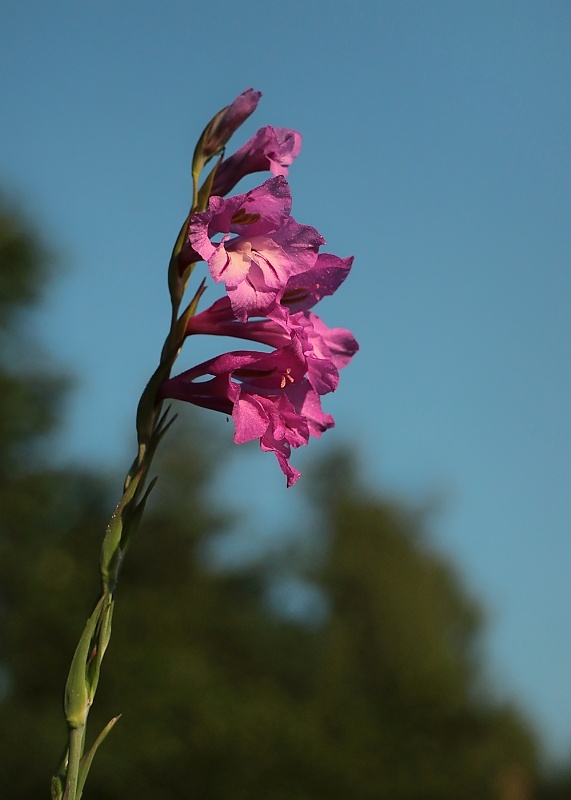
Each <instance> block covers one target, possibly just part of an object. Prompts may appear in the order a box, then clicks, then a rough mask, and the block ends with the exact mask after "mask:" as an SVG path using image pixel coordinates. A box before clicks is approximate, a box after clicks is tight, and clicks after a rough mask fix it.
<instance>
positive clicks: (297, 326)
mask: <svg viewBox="0 0 571 800" xmlns="http://www.w3.org/2000/svg"><path fill="white" fill-rule="evenodd" d="M269 316H270V317H271V318H270V319H261V320H249V321H248V322H239V321H238V320H237V319H236V318H235V317H234V314H233V312H232V307H231V305H230V301H229V300H228V298H227V297H222V298H221V299H220V300H217V301H216V302H215V303H214V304H213V305H212V306H211V307H210V308H207V309H206V310H205V311H202V312H201V313H200V314H197V315H196V316H194V317H191V318H190V320H189V321H188V325H187V329H186V333H187V335H192V334H196V333H206V334H210V335H214V336H233V337H236V338H240V339H248V340H250V341H255V342H259V343H260V344H266V345H268V346H270V347H275V348H280V347H285V346H287V345H288V344H290V343H291V342H292V341H294V340H296V341H298V342H299V343H300V346H301V349H302V352H303V356H304V358H305V361H306V368H307V379H308V380H309V383H310V384H311V386H312V387H313V389H314V390H315V391H316V392H317V393H318V394H320V395H322V394H327V393H328V392H333V391H335V389H336V388H337V385H338V383H339V369H341V367H344V366H346V365H347V364H348V363H349V361H350V360H351V358H352V357H353V355H354V354H355V353H356V352H357V350H358V349H359V345H358V344H357V342H356V340H355V337H354V336H353V334H352V333H351V331H348V330H345V329H344V328H329V327H328V326H327V325H326V324H325V323H324V322H323V321H322V320H321V319H320V318H319V317H318V316H317V314H313V313H312V312H311V311H299V312H297V313H295V314H289V313H288V312H287V311H286V309H285V308H283V307H282V306H277V307H275V308H274V309H273V310H272V311H270V312H269Z"/></svg>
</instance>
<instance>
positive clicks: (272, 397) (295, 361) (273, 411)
mask: <svg viewBox="0 0 571 800" xmlns="http://www.w3.org/2000/svg"><path fill="white" fill-rule="evenodd" d="M306 369H307V365H306V360H305V358H304V355H303V352H302V348H301V346H300V343H299V342H298V341H293V342H291V343H290V344H288V345H287V346H285V347H283V348H280V349H279V350H275V351H274V352H272V353H257V352H252V351H247V350H239V351H236V352H231V353H225V354H224V355H221V356H217V357H216V358H213V359H210V360H209V361H205V362H204V363H202V364H199V365H198V366H196V367H193V368H192V369H189V370H187V371H186V372H183V373H181V374H180V375H177V376H176V377H175V378H171V379H170V380H168V381H165V382H164V383H163V384H162V386H161V389H160V392H159V394H160V396H161V397H163V398H173V399H177V400H184V401H186V402H189V403H193V404H194V405H198V406H202V407H204V408H211V409H213V410H215V411H221V412H222V413H224V414H228V415H230V414H231V415H232V419H233V421H234V429H235V433H234V441H235V442H236V444H242V443H244V442H248V441H251V440H253V439H259V440H260V447H261V449H262V450H265V451H271V452H273V453H274V454H275V456H276V458H277V460H278V463H279V465H280V468H281V470H282V472H283V473H284V474H285V476H286V478H287V485H288V486H292V485H293V484H294V483H295V482H296V481H297V480H298V478H299V477H300V473H299V472H298V471H297V470H296V469H294V468H293V467H291V466H290V464H289V458H290V455H291V448H292V447H293V448H295V447H300V446H301V445H305V444H307V443H308V440H309V437H310V436H315V437H319V436H321V434H322V433H323V432H324V431H326V430H327V429H328V428H331V427H333V425H334V424H335V423H334V421H333V417H332V416H331V415H329V414H325V413H323V411H322V410H321V403H320V400H319V396H318V394H317V393H316V392H315V390H314V389H313V388H312V386H311V384H310V383H309V381H308V380H307V378H306V377H305V373H306ZM206 375H211V376H212V377H211V378H210V379H209V380H206V381H205V380H201V379H203V378H204V376H206Z"/></svg>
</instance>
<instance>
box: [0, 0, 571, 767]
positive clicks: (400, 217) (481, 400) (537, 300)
mask: <svg viewBox="0 0 571 800" xmlns="http://www.w3.org/2000/svg"><path fill="white" fill-rule="evenodd" d="M209 7H210V8H212V10H211V11H209V10H208V8H209ZM570 67H571V7H570V6H569V4H567V3H565V2H549V1H548V0H546V2H542V3H536V2H535V3H534V2H525V0H524V1H521V0H518V2H485V1H481V0H479V1H478V2H462V1H460V2H456V1H454V2H420V0H419V1H418V2H406V0H403V1H402V2H382V1H381V2H379V1H378V0H377V1H375V0H370V1H369V0H361V2H359V0H353V2H349V1H347V2H341V0H330V2H327V3H320V2H317V0H313V1H312V0H309V2H308V1H307V0H306V1H305V2H300V0H293V1H291V0H290V2H289V3H287V4H283V3H272V2H265V3H261V2H253V1H252V0H242V2H240V3H232V2H228V1H227V0H223V1H222V2H219V3H217V4H216V5H215V6H214V5H211V6H208V4H202V3H200V4H199V3H193V2H181V0H177V1H176V2H175V1H174V0H173V1H172V2H158V0H152V1H151V0H138V1H137V2H135V1H134V0H131V1H130V2H127V1H122V2H119V3H114V2H111V1H110V0H100V2H96V3H90V4H88V3H78V2H72V1H71V0H60V2H58V3H43V2H40V1H39V0H36V1H35V2H32V1H31V0H19V2H12V3H6V4H4V5H3V8H2V10H1V11H0V88H1V90H2V97H3V98H4V107H3V115H2V117H3V119H2V126H1V135H0V180H1V182H2V185H3V186H6V187H8V189H10V190H11V191H12V194H13V195H15V196H16V197H17V198H18V199H19V200H20V201H21V203H22V205H23V207H24V208H26V209H28V210H30V212H31V213H33V214H34V215H35V217H36V218H37V221H38V224H39V225H40V226H41V228H42V229H43V230H44V231H45V232H46V236H47V238H48V239H49V241H50V243H52V244H53V245H54V246H55V248H56V251H57V253H58V256H59V258H60V260H61V261H62V262H63V264H64V269H63V270H62V273H61V276H60V279H59V281H58V282H57V283H54V285H53V286H52V287H50V289H49V292H48V300H47V303H46V304H45V306H44V309H43V311H42V313H41V315H40V316H39V317H38V318H37V320H36V322H35V323H34V324H35V328H36V331H37V332H38V333H39V335H40V336H41V337H42V339H43V341H44V348H45V352H46V353H47V354H50V357H52V358H53V359H54V361H55V362H56V363H59V364H60V365H63V366H64V367H65V368H66V369H68V370H70V371H71V372H72V373H73V374H75V375H77V389H76V392H75V394H74V396H73V399H72V400H71V401H70V404H69V406H68V415H67V421H66V426H65V431H64V438H63V439H62V441H61V444H60V451H61V454H62V457H72V458H74V459H77V460H81V461H85V462H90V463H95V464H111V465H112V466H113V467H114V468H118V467H120V466H121V465H125V466H126V465H127V463H128V460H129V455H130V451H128V449H127V448H128V447H131V446H132V441H133V440H132V418H133V411H134V407H135V404H136V401H137V398H138V394H139V392H140V390H141V388H142V385H143V384H144V382H145V380H146V378H147V377H148V375H149V373H150V371H151V370H152V369H153V367H154V364H155V361H156V358H157V356H158V352H159V349H160V343H161V341H162V338H163V336H164V332H165V326H166V319H167V315H168V298H167V294H166V290H165V266H166V262H167V258H168V254H169V252H170V248H171V245H172V240H173V237H174V236H175V235H176V233H177V231H178V226H179V225H180V221H181V219H182V218H183V216H184V214H185V213H186V209H187V206H188V201H189V169H188V167H189V161H190V157H191V153H192V148H193V147H194V143H195V140H196V137H197V136H198V134H199V133H200V130H201V129H202V126H203V125H204V123H205V122H206V121H207V120H208V118H209V117H210V116H211V115H212V114H213V113H214V112H216V111H217V110H218V109H219V108H221V107H222V106H223V105H226V104H227V103H228V102H230V101H231V100H232V99H233V98H234V97H235V96H236V95H237V94H238V93H239V92H241V91H242V90H243V89H245V88H246V87H248V86H254V87H255V88H257V89H260V90H261V91H262V92H263V98H262V101H261V104H260V106H259V109H258V111H257V112H256V115H255V117H253V118H251V119H250V120H249V121H248V123H247V124H246V125H245V126H244V128H243V129H242V130H241V131H240V132H239V134H237V136H236V137H235V143H236V145H239V144H240V143H242V142H243V141H244V140H245V139H246V138H247V137H249V136H250V135H251V134H252V133H253V132H254V131H255V130H256V129H257V127H259V126H261V125H265V124H273V125H277V126H287V127H291V128H295V129H297V130H299V131H301V133H302V134H303V137H304V147H303V151H302V154H301V156H300V157H299V159H298V160H297V162H296V163H295V165H294V167H293V169H292V170H291V172H290V179H291V180H290V183H291V186H292V192H293V197H294V206H293V213H294V216H295V217H296V219H298V220H299V221H301V222H304V223H307V224H311V225H313V226H315V227H316V228H317V229H318V230H319V231H320V232H322V233H323V235H324V236H325V238H326V239H327V250H328V251H330V252H334V253H337V254H338V255H342V256H346V255H349V254H353V255H355V265H354V269H353V272H352V274H351V276H350V278H349V279H348V281H347V283H346V284H345V286H344V287H343V289H342V290H341V291H340V292H339V294H338V296H335V297H333V298H330V299H328V300H326V301H323V304H322V306H323V307H322V308H321V307H320V313H322V315H323V317H324V319H325V320H326V321H327V322H328V323H329V324H331V325H341V326H344V327H349V328H352V329H353V330H354V332H355V334H356V336H357V338H358V339H359V341H360V343H361V352H360V354H359V355H358V357H357V358H356V359H355V360H354V363H353V364H352V365H350V366H349V367H348V368H347V369H346V370H345V372H344V374H343V375H342V381H341V385H340V388H339V390H338V392H337V393H336V394H335V395H334V396H331V397H329V398H327V400H326V403H325V405H326V410H327V411H329V412H331V413H333V414H334V416H335V418H336V421H337V428H336V429H335V430H334V431H333V432H330V433H328V434H327V435H326V437H324V439H322V440H320V441H319V442H312V447H311V448H310V449H311V450H313V451H314V452H319V451H320V449H321V450H323V449H324V448H326V447H327V442H326V439H327V438H329V442H330V444H335V443H339V442H341V441H348V442H350V443H352V444H353V445H354V446H355V447H356V448H358V450H359V452H360V454H361V457H362V462H363V474H364V476H365V478H366V480H367V482H368V483H369V484H370V485H371V486H374V487H379V488H381V489H382V490H384V491H388V492H392V493H396V494H398V495H400V496H402V497H403V498H405V499H408V500H410V501H412V502H423V501H424V500H425V499H426V498H431V497H438V498H441V504H442V511H441V512H440V514H439V515H437V517H436V519H435V522H434V537H435V540H436V541H437V543H438V545H439V547H441V548H442V549H443V550H444V551H445V552H446V553H448V554H450V556H451V557H452V558H453V559H454V561H455V563H457V564H458V566H459V568H460V569H461V571H462V573H463V575H464V576H465V578H466V581H467V585H468V586H469V587H470V589H471V591H473V592H474V593H475V594H476V595H477V596H478V597H479V598H480V599H481V600H482V602H483V603H484V606H485V607H486V608H487V610H488V612H489V617H490V626H489V634H488V637H487V640H486V646H487V652H488V656H489V659H490V664H491V675H492V677H493V679H494V680H495V682H496V686H497V688H498V692H500V693H501V694H506V695H508V696H510V695H513V696H515V697H518V698H522V699H523V702H524V704H525V706H526V708H527V709H528V710H529V713H530V714H531V715H532V716H533V718H534V719H535V721H536V723H537V725H538V726H539V728H540V730H541V731H542V732H543V734H544V735H545V737H546V740H547V742H548V743H549V746H550V748H551V753H552V754H554V755H565V754H566V753H568V752H569V750H570V747H571V682H570V681H569V675H570V674H571V640H570V636H569V632H570V628H571V612H570V609H571V584H570V582H569V579H568V573H569V565H570V564H571V536H570V533H571V530H570V527H571V526H570V519H571V491H570V490H569V476H570V474H571V470H570V466H571V464H570V460H571V457H570V453H571V427H570V423H569V400H570V394H571V379H570V372H569V364H570V355H571V353H570V350H571V347H570V344H569V343H570V342H571V321H570V320H571V314H570V304H571V271H570V263H569V262H570V252H571V247H570V245H571V225H570V212H571V203H570V191H571V190H570V187H571V174H570V173H571V169H570V166H571V158H570V148H569V142H570V132H571V131H570V127H571V126H570V122H571V113H570V99H571V97H570V96H571V88H570V87H571V83H570V81H569V77H570V75H571V70H570ZM208 296H211V297H212V298H214V296H215V295H214V290H212V293H211V294H210V295H208ZM208 296H207V297H208ZM202 357H204V356H203V354H202V353H198V354H196V355H188V356H185V358H187V359H190V360H188V361H187V362H186V363H187V364H188V365H190V363H192V361H193V360H198V358H202ZM230 433H231V429H230V428H228V435H230ZM310 455H311V454H310ZM298 456H299V458H298ZM305 461H306V458H305V454H302V453H296V458H295V462H296V464H297V466H300V465H301V466H303V463H305ZM240 463H242V464H243V465H245V466H240ZM246 467H247V468H246ZM252 476H254V481H252ZM302 480H303V479H302ZM284 483H285V482H284V480H283V476H282V474H281V473H280V471H279V469H278V468H277V467H276V465H275V463H274V461H273V458H272V457H271V456H270V455H264V454H261V453H259V452H258V451H257V450H256V449H255V448H254V449H248V451H247V454H246V456H245V457H244V461H243V462H238V461H236V462H235V464H230V465H229V467H228V469H227V475H226V478H225V484H226V491H227V492H228V494H229V496H234V497H236V498H237V499H238V498H240V499H241V501H242V502H243V504H244V505H246V506H250V507H251V506H254V505H256V506H257V505H258V504H259V503H260V498H261V497H262V498H263V501H262V508H261V509H260V511H259V513H258V515H257V516H258V519H259V526H260V527H259V531H258V533H257V535H258V537H259V536H260V535H262V534H261V532H262V530H263V527H264V521H266V520H268V519H269V518H272V519H274V520H275V518H276V509H278V510H279V515H280V517H281V518H285V517H284V516H283V515H284V514H285V515H287V516H288V517H290V518H293V519H294V520H295V519H296V515H298V516H299V514H300V513H301V512H300V510H299V508H298V506H297V505H296V496H295V495H292V493H294V492H296V491H297V490H296V489H295V488H294V489H291V490H289V492H287V493H286V491H285V487H284ZM252 486H253V487H254V488H252ZM261 489H263V490H264V491H261ZM296 509H297V510H296Z"/></svg>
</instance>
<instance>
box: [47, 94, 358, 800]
mask: <svg viewBox="0 0 571 800" xmlns="http://www.w3.org/2000/svg"><path fill="white" fill-rule="evenodd" d="M260 96H261V95H260V93H259V92H256V91H254V90H253V89H247V90H246V91H245V92H243V93H242V94H241V95H239V96H238V97H237V98H236V100H234V102H233V103H231V104H230V105H229V106H227V107H225V108H223V109H222V110H221V111H220V112H218V114H216V115H215V116H214V118H213V119H212V120H211V121H210V123H209V124H208V125H207V126H206V128H205V129H204V131H203V133H202V136H201V137H200V139H199V141H198V144H197V146H196V148H195V151H194V156H193V161H192V170H191V171H192V181H193V187H192V194H193V200H192V205H191V209H190V211H189V213H188V215H187V217H186V218H185V220H184V222H183V224H182V226H181V229H180V232H179V234H178V236H177V238H176V240H175V244H174V247H173V250H172V254H171V258H170V261H169V265H168V271H167V278H168V289H169V294H170V299H171V319H170V326H169V330H168V333H167V335H166V337H165V341H164V344H163V347H162V350H161V356H160V359H159V364H158V366H157V368H156V370H155V372H154V373H153V374H152V376H151V378H150V379H149V381H148V383H147V385H146V387H145V389H144V390H143V393H142V395H141V398H140V400H139V404H138V407H137V413H136V432H137V452H136V455H135V458H134V459H133V463H132V465H131V468H130V469H129V471H128V473H127V475H126V477H125V481H124V484H123V494H122V496H121V498H120V500H119V502H118V503H117V506H116V508H115V511H114V512H113V515H112V517H111V519H110V521H109V524H108V526H107V530H106V532H105V535H104V537H103V542H102V546H101V555H100V563H99V571H100V580H101V594H100V597H99V599H98V601H97V603H96V604H95V606H94V609H93V611H92V613H91V615H90V617H89V618H88V620H87V623H86V625H85V628H84V630H83V633H82V635H81V637H80V640H79V643H78V645H77V647H76V650H75V653H74V656H73V659H72V663H71V667H70V671H69V675H68V678H67V682H66V686H65V692H64V715H65V719H66V723H67V727H68V742H67V746H66V750H65V754H64V756H63V758H62V760H61V763H60V765H59V767H58V769H57V771H56V774H55V775H54V777H53V778H52V785H51V797H52V800H80V798H81V797H82V794H83V790H84V786H85V782H86V779H87V776H88V773H89V770H90V768H91V765H92V762H93V759H94V756H95V753H96V752H97V750H98V748H99V746H100V745H101V743H102V742H103V741H104V739H105V738H106V737H107V735H108V734H109V733H110V731H111V730H112V728H113V727H114V726H115V724H116V722H117V721H118V719H119V716H115V717H113V718H112V719H111V720H110V721H109V723H108V724H107V725H106V726H105V727H104V728H103V730H102V731H101V732H100V733H99V735H98V736H96V738H95V739H94V741H93V743H92V744H91V746H90V747H89V749H87V750H86V734H87V721H88V716H89V711H90V709H91V706H92V705H93V702H94V699H95V694H96V691H97V687H98V684H99V679H100V673H101V665H102V662H103V657H104V655H105V652H106V650H107V647H108V644H109V641H110V638H111V626H112V617H113V610H114V603H115V601H114V597H115V592H116V588H117V584H118V580H119V576H120V572H121V567H122V565H123V562H124V559H125V556H126V553H127V551H128V548H129V546H130V545H131V542H132V540H133V538H134V535H135V533H136V531H137V528H138V526H139V523H140V521H141V518H142V516H143V513H144V510H145V506H146V503H147V500H148V498H149V496H150V494H151V492H152V490H153V487H154V485H155V483H156V480H157V479H156V478H153V479H152V480H150V481H149V474H150V470H151V466H152V462H153V457H154V455H155V452H156V450H157V448H158V446H159V444H160V443H161V441H162V439H163V437H164V436H165V434H166V433H167V431H168V430H169V428H170V427H171V425H172V424H173V422H174V420H175V418H176V417H175V415H174V414H172V413H171V409H170V406H169V407H167V408H166V410H164V408H163V404H164V401H165V400H167V399H171V398H172V399H179V400H183V401H187V402H190V403H194V404H195V405H201V406H205V407H207V408H211V409H214V410H217V411H222V412H223V413H225V414H228V415H231V416H232V417H233V420H234V425H235V436H234V440H235V442H236V443H238V444H239V443H242V442H246V441H249V440H251V439H259V441H260V447H261V449H262V450H264V451H271V452H274V454H275V455H276V458H277V461H278V464H279V466H280V468H281V469H282V471H283V473H284V474H285V475H286V477H287V485H288V486H291V485H292V484H293V483H295V481H297V480H298V478H299V476H300V473H299V472H298V471H297V470H295V469H294V468H293V467H292V466H290V464H289V458H290V454H291V449H292V448H295V447H299V446H301V445H304V444H307V443H308V439H309V437H310V436H314V437H318V436H320V435H321V434H322V433H323V432H324V431H325V430H327V429H328V428H331V427H332V426H333V425H334V421H333V417H331V416H330V415H329V414H325V413H324V412H323V411H322V409H321V401H320V397H321V396H322V395H324V394H326V393H328V392H331V391H333V390H334V389H335V388H336V387H337V383H338V380H339V369H341V368H342V367H344V366H345V365H346V364H347V363H348V362H349V360H350V359H351V357H352V356H353V355H354V353H355V352H356V350H357V349H358V345H357V342H356V341H355V339H354V337H353V336H352V334H351V333H350V332H349V331H346V330H345V329H342V328H328V327H327V326H326V325H325V323H323V322H322V321H321V320H320V318H319V317H317V315H315V314H314V313H313V312H312V311H310V310H309V309H311V308H312V307H313V306H314V305H315V304H316V303H317V302H318V301H319V300H320V299H321V298H322V297H323V296H325V295H329V294H332V293H333V292H334V291H335V290H336V289H337V288H338V286H339V285H340V284H341V283H342V282H343V280H344V279H345V277H346V276H347V274H348V272H349V270H350V268H351V264H352V258H349V259H341V258H338V257H337V256H333V255H330V254H325V253H319V252H318V251H319V248H320V247H321V246H322V245H323V244H324V243H325V240H324V239H323V237H322V236H321V234H319V233H318V232H317V231H316V230H315V228H312V227H310V226H308V225H300V224H299V223H298V222H296V220H295V219H294V218H293V217H292V216H291V204H292V201H291V192H290V189H289V186H288V183H287V181H286V179H285V176H286V175H287V172H288V167H289V165H290V164H291V163H292V161H293V160H294V159H295V157H296V156H297V155H298V153H299V151H300V148H301V137H300V135H299V134H298V133H297V132H296V131H290V130H288V129H284V128H272V127H269V126H267V127H265V128H261V129H260V130H259V131H258V132H257V133H256V134H255V135H254V136H253V137H252V138H251V139H250V140H249V141H248V142H247V143H246V144H245V145H244V146H243V147H241V148H240V149H239V150H238V151H237V152H236V153H234V155H231V156H230V157H229V158H227V159H225V158H224V148H225V147H226V144H227V143H228V140H229V139H230V137H231V136H232V135H233V133H234V132H235V131H236V130H237V128H238V127H239V126H240V125H241V124H242V123H243V122H244V121H245V120H246V119H247V118H248V117H249V115H250V114H251V113H252V112H253V111H254V110H255V108H256V106H257V104H258V102H259V99H260ZM214 158H215V159H216V160H215V162H214V166H213V167H212V168H211V169H210V172H209V173H208V175H207V176H206V178H205V179H204V181H203V183H202V186H200V187H199V181H200V176H201V173H202V171H203V169H204V167H205V166H206V164H207V163H208V162H209V161H210V160H211V159H214ZM264 170H269V171H270V172H271V173H272V175H273V177H271V178H270V179H269V180H267V181H266V182H265V183H263V184H262V185H261V186H259V187H258V188H257V189H253V190H251V191H250V192H247V193H246V194H241V195H236V196H234V197H230V198H227V199H224V196H225V195H226V194H227V193H228V192H229V191H231V189H233V188H234V186H235V185H236V183H237V182H238V181H239V180H240V179H241V178H242V177H244V176H245V175H248V174H251V173H254V172H259V171H264ZM219 234H222V238H221V239H220V238H216V239H214V238H213V237H218V235H219ZM199 262H205V263H206V265H207V268H208V271H209V273H210V276H211V278H212V279H213V281H214V282H215V283H218V284H222V285H223V286H224V289H225V295H224V297H223V298H221V299H220V300H218V301H216V302H215V303H214V304H213V305H212V306H211V307H210V309H207V310H206V311H204V312H202V313H200V314H198V313H197V309H198V304H199V301H200V299H201V297H202V295H203V293H204V291H205V288H206V283H205V280H202V281H201V283H200V284H199V286H198V288H197V289H196V290H195V292H194V295H193V297H192V299H191V300H190V302H188V304H187V305H186V307H183V299H184V295H185V290H186V287H187V284H188V281H189V279H190V277H191V275H192V273H193V271H194V269H195V267H196V266H197V264H198V263H199ZM181 308H183V311H182V312H181ZM198 334H207V335H214V336H219V335H231V336H234V337H237V338H242V339H246V340H249V341H255V342H257V343H258V344H261V345H263V346H265V347H266V348H275V349H274V350H273V351H271V352H267V351H266V352H258V351H235V352H232V353H226V354H223V355H220V356H218V357H216V358H213V359H210V360H209V361H207V362H204V363H203V364H199V365H197V366H196V367H193V368H192V369H190V370H188V371H187V372H184V373H182V374H180V375H178V376H176V377H174V378H172V377H171V372H172V369H173V367H174V364H175V362H176V359H177V357H178V355H179V353H180V351H181V348H182V347H183V345H184V343H185V342H186V341H187V340H188V339H189V338H190V337H191V336H193V335H198ZM207 375H209V376H210V379H209V380H206V381H205V380H203V378H204V377H205V376H207Z"/></svg>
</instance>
